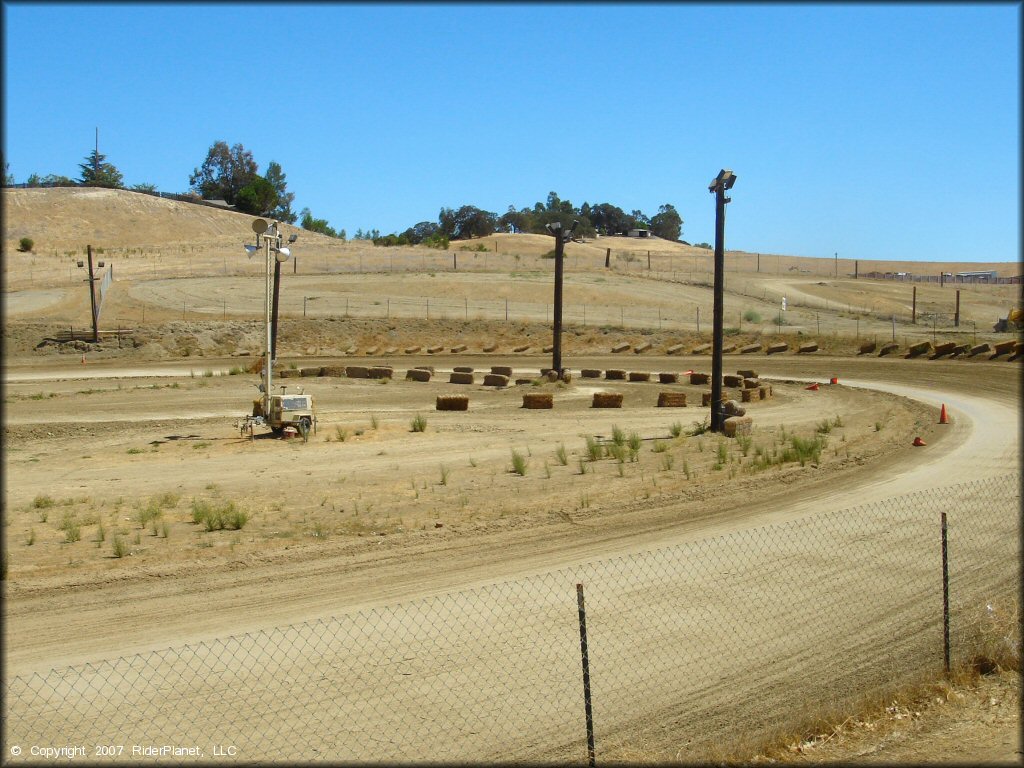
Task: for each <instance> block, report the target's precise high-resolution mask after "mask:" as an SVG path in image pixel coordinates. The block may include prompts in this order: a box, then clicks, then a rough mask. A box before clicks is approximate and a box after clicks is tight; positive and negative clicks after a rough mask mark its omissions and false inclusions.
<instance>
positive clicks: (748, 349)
mask: <svg viewBox="0 0 1024 768" xmlns="http://www.w3.org/2000/svg"><path fill="white" fill-rule="evenodd" d="M760 351H761V345H760V344H747V346H745V347H743V348H742V349H741V350H740V353H741V354H744V355H749V354H752V353H754V352H760Z"/></svg>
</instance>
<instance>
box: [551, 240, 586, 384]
mask: <svg viewBox="0 0 1024 768" xmlns="http://www.w3.org/2000/svg"><path fill="white" fill-rule="evenodd" d="M578 225H579V222H578V221H574V222H573V223H572V228H571V229H570V230H569V236H570V237H571V236H572V233H573V232H574V231H575V230H576V227H577V226H578ZM547 230H548V232H550V233H551V234H552V235H554V236H555V297H554V303H555V315H554V318H553V326H554V329H553V335H554V338H553V339H552V342H551V346H552V349H551V369H552V370H553V371H554V372H555V374H556V375H557V376H558V377H559V378H561V377H562V271H563V262H564V261H565V230H564V229H562V222H560V221H553V222H551V223H550V224H548V225H547Z"/></svg>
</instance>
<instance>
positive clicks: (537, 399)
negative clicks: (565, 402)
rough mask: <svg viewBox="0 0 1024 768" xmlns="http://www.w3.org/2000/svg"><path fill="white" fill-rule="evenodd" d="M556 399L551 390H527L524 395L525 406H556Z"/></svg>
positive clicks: (539, 407)
mask: <svg viewBox="0 0 1024 768" xmlns="http://www.w3.org/2000/svg"><path fill="white" fill-rule="evenodd" d="M554 407H555V400H554V397H553V396H552V394H551V393H550V392H527V393H526V394H525V395H523V408H532V409H541V408H554Z"/></svg>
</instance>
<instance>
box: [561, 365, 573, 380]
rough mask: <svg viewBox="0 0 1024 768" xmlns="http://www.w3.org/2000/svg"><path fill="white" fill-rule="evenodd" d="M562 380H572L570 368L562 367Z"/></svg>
mask: <svg viewBox="0 0 1024 768" xmlns="http://www.w3.org/2000/svg"><path fill="white" fill-rule="evenodd" d="M562 381H564V382H565V383H566V384H568V383H569V382H570V381H572V371H570V370H569V369H568V368H563V369H562Z"/></svg>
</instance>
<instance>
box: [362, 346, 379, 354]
mask: <svg viewBox="0 0 1024 768" xmlns="http://www.w3.org/2000/svg"><path fill="white" fill-rule="evenodd" d="M378 349H379V347H370V348H369V349H368V350H366V351H365V352H364V353H363V354H364V355H376V354H377V350H378Z"/></svg>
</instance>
